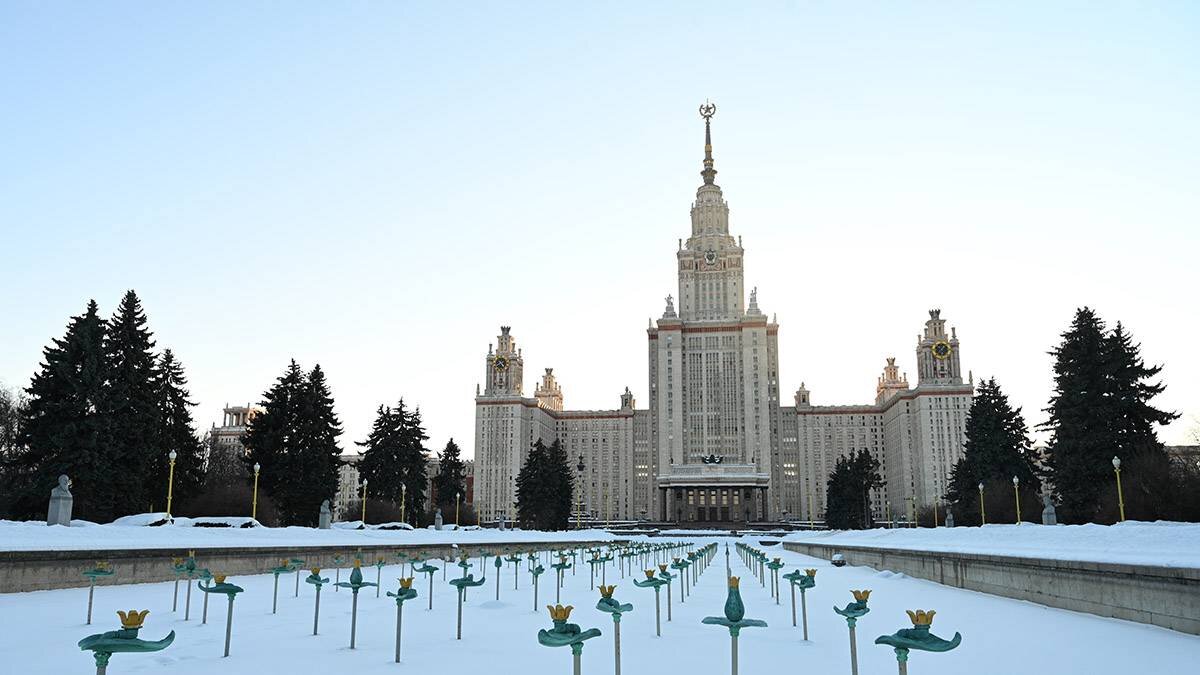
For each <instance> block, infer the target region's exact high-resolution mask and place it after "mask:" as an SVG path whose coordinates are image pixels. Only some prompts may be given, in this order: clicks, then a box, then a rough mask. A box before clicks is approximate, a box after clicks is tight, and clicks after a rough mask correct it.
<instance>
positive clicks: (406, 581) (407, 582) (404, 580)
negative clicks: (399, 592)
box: [400, 577, 413, 588]
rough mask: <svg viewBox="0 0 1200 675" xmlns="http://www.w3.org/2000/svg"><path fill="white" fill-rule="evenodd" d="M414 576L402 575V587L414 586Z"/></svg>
mask: <svg viewBox="0 0 1200 675" xmlns="http://www.w3.org/2000/svg"><path fill="white" fill-rule="evenodd" d="M412 582H413V578H412V577H400V588H412Z"/></svg>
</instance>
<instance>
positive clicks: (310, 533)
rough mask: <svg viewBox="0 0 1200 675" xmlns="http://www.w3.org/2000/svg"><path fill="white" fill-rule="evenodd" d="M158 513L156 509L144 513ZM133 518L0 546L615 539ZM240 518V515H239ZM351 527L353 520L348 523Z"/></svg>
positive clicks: (6, 529)
mask: <svg viewBox="0 0 1200 675" xmlns="http://www.w3.org/2000/svg"><path fill="white" fill-rule="evenodd" d="M145 515H155V516H156V515H160V514H145ZM130 518H133V520H129V521H121V520H118V521H117V522H114V523H110V524H107V525H96V524H94V523H86V522H84V521H74V522H73V523H72V526H71V527H61V526H47V525H46V524H45V523H42V522H16V521H11V520H0V551H93V550H94V551H103V550H113V549H144V548H175V549H197V550H200V549H205V548H222V547H229V546H370V545H374V544H380V545H392V544H418V545H422V546H432V545H437V544H462V545H470V544H491V543H542V542H544V543H547V544H552V543H554V542H570V541H609V540H612V539H615V538H616V537H614V536H613V535H611V534H608V533H607V532H604V531H601V530H568V531H565V532H524V531H520V530H505V531H500V530H496V529H482V530H481V529H476V528H467V529H463V530H458V531H455V530H453V529H452V528H453V525H450V526H447V528H446V529H442V530H433V529H427V530H402V529H397V530H381V529H366V530H357V529H351V528H347V527H342V525H343V524H342V523H336V524H335V525H338V527H334V528H332V529H329V530H318V529H315V528H310V527H252V528H241V527H193V526H191V523H190V522H188V521H186V520H185V519H182V518H181V519H179V520H180V521H183V522H178V523H177V524H174V525H162V526H158V527H145V523H144V522H143V521H146V520H150V521H151V522H153V521H154V520H161V518H150V519H148V518H145V517H141V516H138V517H133V516H130ZM238 520H239V522H240V521H241V520H243V519H238ZM351 525H354V526H356V524H351Z"/></svg>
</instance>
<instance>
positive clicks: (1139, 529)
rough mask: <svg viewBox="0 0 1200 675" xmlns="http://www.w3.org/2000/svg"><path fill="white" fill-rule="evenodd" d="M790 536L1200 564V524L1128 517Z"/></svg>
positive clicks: (847, 543) (1129, 561)
mask: <svg viewBox="0 0 1200 675" xmlns="http://www.w3.org/2000/svg"><path fill="white" fill-rule="evenodd" d="M785 539H786V540H787V541H796V542H808V543H814V544H828V545H831V546H870V547H877V548H899V549H914V550H922V551H939V552H953V553H979V554H986V555H1007V556H1020V557H1027V558H1050V559H1054V560H1082V561H1088V562H1114V563H1125V564H1133V565H1162V566H1166V567H1200V524H1198V523H1173V522H1161V521H1160V522H1153V523H1148V522H1137V521H1127V522H1124V523H1119V524H1117V525H1058V526H1055V527H1046V526H1042V525H1033V524H1031V523H1026V524H1023V525H987V526H984V527H955V528H946V527H939V528H936V529H934V528H908V529H893V530H889V529H876V530H858V531H832V532H796V533H793V534H789V535H787V537H786V538H785Z"/></svg>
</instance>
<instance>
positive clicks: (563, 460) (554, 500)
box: [542, 438, 575, 530]
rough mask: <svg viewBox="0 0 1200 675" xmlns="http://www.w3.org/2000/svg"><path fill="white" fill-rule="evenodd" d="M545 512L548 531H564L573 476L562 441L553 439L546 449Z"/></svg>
mask: <svg viewBox="0 0 1200 675" xmlns="http://www.w3.org/2000/svg"><path fill="white" fill-rule="evenodd" d="M546 481H547V489H546V490H545V501H544V502H543V504H542V508H543V509H544V510H545V512H546V513H545V516H546V523H545V525H546V527H545V528H544V529H548V530H565V529H567V528H568V527H569V523H570V522H571V505H572V504H573V503H574V492H575V474H574V472H573V471H572V470H571V461H570V459H568V458H567V451H566V450H565V449H564V448H563V446H562V441H560V440H559V439H557V438H556V439H554V442H553V443H551V444H550V447H549V448H547V449H546Z"/></svg>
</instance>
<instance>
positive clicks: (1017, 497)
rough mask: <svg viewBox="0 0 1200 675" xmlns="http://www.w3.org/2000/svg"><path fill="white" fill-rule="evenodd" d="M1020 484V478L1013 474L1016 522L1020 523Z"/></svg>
mask: <svg viewBox="0 0 1200 675" xmlns="http://www.w3.org/2000/svg"><path fill="white" fill-rule="evenodd" d="M1020 486H1021V479H1020V478H1017V477H1016V476H1013V499H1015V500H1016V502H1017V524H1018V525H1020V524H1021V492H1020V490H1019V489H1018V488H1020Z"/></svg>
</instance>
